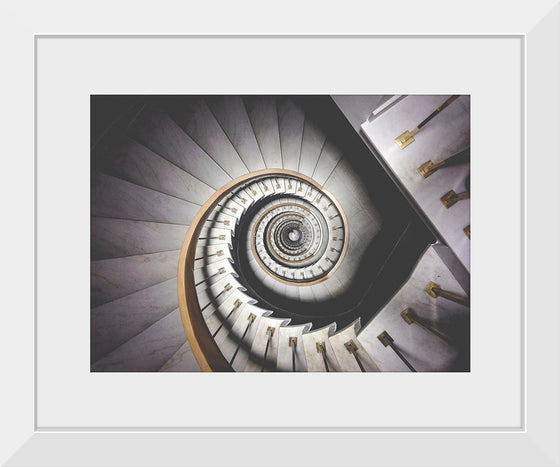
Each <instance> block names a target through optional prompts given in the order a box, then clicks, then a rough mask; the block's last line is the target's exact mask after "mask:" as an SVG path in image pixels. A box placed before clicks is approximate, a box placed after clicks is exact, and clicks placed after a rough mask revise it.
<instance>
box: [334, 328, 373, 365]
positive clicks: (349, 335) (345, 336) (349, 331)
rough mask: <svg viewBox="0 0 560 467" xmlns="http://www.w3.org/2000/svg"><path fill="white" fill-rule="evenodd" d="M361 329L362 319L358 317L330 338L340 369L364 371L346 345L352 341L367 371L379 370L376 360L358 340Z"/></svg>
mask: <svg viewBox="0 0 560 467" xmlns="http://www.w3.org/2000/svg"><path fill="white" fill-rule="evenodd" d="M359 330H360V319H359V318H358V319H356V320H355V321H354V322H353V323H351V324H349V325H348V326H347V327H346V328H344V329H342V330H340V331H338V332H337V333H336V334H334V335H333V336H331V337H330V338H329V341H330V343H331V347H332V348H333V350H334V353H335V355H336V359H337V360H338V363H339V365H340V371H362V370H361V369H360V365H359V364H358V361H357V360H356V357H354V355H353V354H352V353H350V352H349V351H348V349H347V348H346V346H345V344H347V343H348V342H352V343H353V344H354V345H355V348H356V349H357V350H354V352H355V353H356V355H357V357H358V359H359V361H360V363H361V364H362V367H363V369H364V370H365V371H379V367H378V366H377V364H376V363H375V361H374V360H373V359H372V357H371V356H370V355H369V353H368V352H367V350H366V349H365V348H364V347H363V346H362V344H361V343H360V342H359V340H358V337H357V334H358V332H359Z"/></svg>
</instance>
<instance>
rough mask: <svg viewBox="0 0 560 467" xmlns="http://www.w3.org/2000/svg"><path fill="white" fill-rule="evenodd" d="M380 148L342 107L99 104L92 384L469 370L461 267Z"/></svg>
mask: <svg viewBox="0 0 560 467" xmlns="http://www.w3.org/2000/svg"><path fill="white" fill-rule="evenodd" d="M391 103H392V105H394V106H396V105H399V101H398V100H395V102H392V101H391V100H389V101H388V102H387V103H386V105H385V109H384V112H386V113H389V112H390V111H391V108H392V107H391V105H389V104H391ZM400 105H401V106H402V103H401V104H400ZM371 110H373V109H371ZM403 129H404V128H403ZM426 131H427V130H426ZM374 133H375V132H374ZM395 136H397V134H395V135H393V138H394V137H395ZM374 139H375V138H374ZM369 143H371V144H369ZM369 143H368V140H367V138H365V137H364V134H363V133H362V134H361V135H360V132H359V131H358V130H357V129H356V127H355V126H354V127H353V125H352V122H351V121H349V119H348V118H347V116H345V113H344V112H343V111H341V108H340V106H337V105H336V104H335V102H334V101H333V99H332V98H330V97H328V96H93V97H92V150H91V371H201V370H204V371H252V372H269V371H284V372H306V371H313V372H337V371H356V372H368V371H468V370H469V353H470V346H469V340H470V336H469V328H470V325H469V323H470V309H469V299H468V286H466V285H465V283H466V282H465V270H466V269H465V267H464V264H461V258H459V259H457V251H456V249H454V248H453V247H452V246H451V247H450V246H449V242H446V239H445V238H442V237H441V235H440V232H441V229H438V228H437V227H438V226H437V225H436V228H434V224H433V223H432V222H431V219H430V217H429V216H428V217H425V216H424V211H423V210H422V209H418V207H417V206H415V203H414V199H412V200H411V199H410V193H409V192H407V191H406V189H404V190H403V187H402V186H401V185H400V184H399V180H395V177H394V176H393V175H394V174H392V172H391V168H390V167H389V169H388V168H387V166H386V164H385V163H384V161H383V160H382V157H380V156H379V154H378V151H377V150H376V148H375V147H374V146H375V141H370V142H369ZM464 143H465V141H462V142H461V144H464ZM467 144H468V143H467ZM368 146H369V147H368ZM381 152H382V151H381ZM374 154H376V155H375V156H374ZM404 154H405V152H404V151H403V155H402V157H406V156H405V155H404ZM459 165H461V166H462V167H463V168H464V167H465V166H466V167H468V162H467V163H466V165H465V158H464V157H463V159H461V161H460V164H459ZM411 167H412V166H411ZM416 168H417V166H416V167H414V169H415V170H416ZM446 170H447V169H446ZM441 172H442V173H443V172H445V171H444V170H441ZM444 176H445V174H444ZM435 178H437V177H434V179H435ZM405 188H406V187H405ZM413 198H414V197H413ZM443 209H445V207H444V208H443ZM438 222H439V221H438ZM436 224H437V223H436ZM469 228H470V227H469ZM465 232H466V231H465ZM463 235H464V234H463ZM469 235H470V230H469ZM469 238H470V237H469ZM459 256H460V255H459ZM463 263H464V262H463ZM458 271H459V272H458ZM466 275H467V276H468V273H467V274H466ZM467 282H468V279H467Z"/></svg>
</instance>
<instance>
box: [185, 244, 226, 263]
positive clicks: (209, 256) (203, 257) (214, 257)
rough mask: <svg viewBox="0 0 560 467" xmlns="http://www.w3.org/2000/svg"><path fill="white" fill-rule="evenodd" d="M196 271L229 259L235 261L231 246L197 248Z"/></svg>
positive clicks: (202, 246) (203, 246) (195, 256)
mask: <svg viewBox="0 0 560 467" xmlns="http://www.w3.org/2000/svg"><path fill="white" fill-rule="evenodd" d="M194 258H195V260H194V269H199V268H203V267H205V266H207V265H208V264H211V263H215V262H217V261H221V260H223V259H227V260H230V261H233V258H232V256H231V249H230V248H229V245H204V244H203V245H201V246H198V244H197V247H196V251H195V255H194Z"/></svg>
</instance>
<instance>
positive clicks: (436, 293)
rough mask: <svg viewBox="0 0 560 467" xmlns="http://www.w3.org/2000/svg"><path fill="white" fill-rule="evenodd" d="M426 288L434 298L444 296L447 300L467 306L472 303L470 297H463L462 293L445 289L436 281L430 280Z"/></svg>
mask: <svg viewBox="0 0 560 467" xmlns="http://www.w3.org/2000/svg"><path fill="white" fill-rule="evenodd" d="M424 290H426V292H427V293H428V294H429V295H431V296H432V297H434V298H437V297H443V298H446V299H447V300H451V301H452V302H455V303H459V304H460V305H465V306H469V304H470V299H469V298H468V297H462V296H461V295H457V294H454V293H453V292H448V291H447V290H443V289H442V288H441V287H440V286H439V285H437V284H436V283H434V282H430V283H429V284H428V285H427V286H426V288H425V289H424Z"/></svg>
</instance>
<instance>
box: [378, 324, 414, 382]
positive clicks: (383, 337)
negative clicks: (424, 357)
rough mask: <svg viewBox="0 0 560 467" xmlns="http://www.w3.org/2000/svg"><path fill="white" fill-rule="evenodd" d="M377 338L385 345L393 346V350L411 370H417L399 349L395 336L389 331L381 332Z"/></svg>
mask: <svg viewBox="0 0 560 467" xmlns="http://www.w3.org/2000/svg"><path fill="white" fill-rule="evenodd" d="M377 338H378V339H379V340H380V341H381V343H382V344H383V345H384V346H385V347H387V346H389V347H391V348H392V349H393V352H395V353H396V354H397V357H399V358H400V359H401V360H402V362H403V363H404V364H405V365H406V366H407V367H408V368H409V370H410V371H413V372H416V370H415V369H414V367H413V366H412V365H411V364H410V363H409V362H408V360H407V359H406V358H404V355H403V354H402V353H400V351H399V349H397V347H396V346H395V344H394V341H393V338H392V337H391V336H390V335H389V333H388V332H387V331H383V332H382V333H381V334H379V336H377Z"/></svg>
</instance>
